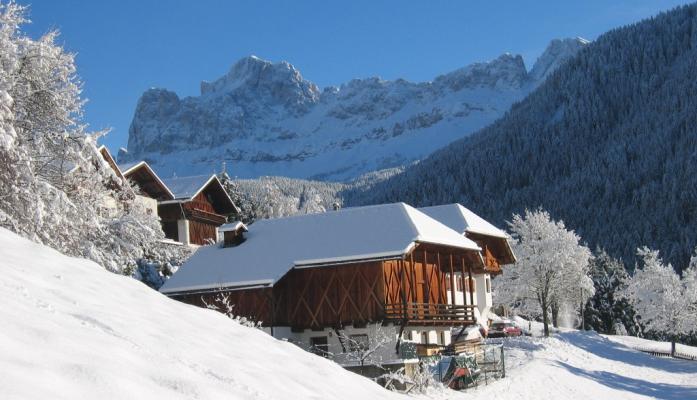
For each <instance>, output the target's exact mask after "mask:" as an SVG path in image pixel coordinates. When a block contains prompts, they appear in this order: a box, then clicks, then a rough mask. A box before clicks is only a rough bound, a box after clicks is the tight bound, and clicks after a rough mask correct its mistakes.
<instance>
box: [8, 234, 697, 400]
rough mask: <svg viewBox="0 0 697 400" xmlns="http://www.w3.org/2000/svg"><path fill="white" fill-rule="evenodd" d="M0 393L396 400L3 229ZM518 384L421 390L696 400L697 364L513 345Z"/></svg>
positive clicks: (614, 350) (595, 345) (597, 339)
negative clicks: (451, 389) (455, 389)
mask: <svg viewBox="0 0 697 400" xmlns="http://www.w3.org/2000/svg"><path fill="white" fill-rule="evenodd" d="M0 271H2V274H0V304H2V307H0V321H2V329H0V371H1V372H2V373H0V398H1V399H3V400H5V399H6V400H15V399H22V400H26V399H47V398H50V399H78V398H99V399H101V400H106V399H356V398H364V399H390V398H395V399H397V398H402V399H405V398H407V397H404V396H400V395H397V394H395V393H392V392H388V391H386V390H384V389H382V388H380V387H379V386H378V385H377V384H375V383H373V382H372V381H370V380H368V379H365V378H362V377H360V376H358V375H355V374H353V373H351V372H348V371H345V370H343V369H342V368H341V367H339V366H338V365H337V364H334V363H333V362H331V361H328V360H326V359H324V358H321V357H317V356H314V355H312V354H309V353H307V352H305V351H303V350H301V349H300V348H298V347H296V346H295V345H292V344H290V343H286V342H282V341H278V340H275V339H273V338H271V337H270V336H268V335H267V334H265V333H263V332H261V331H259V330H256V329H253V328H246V327H242V326H240V325H238V324H237V323H235V322H233V321H231V320H229V319H228V318H226V317H225V316H223V315H222V314H219V313H217V312H214V311H210V310H204V309H200V308H196V307H192V306H189V305H185V304H182V303H179V302H176V301H173V300H170V299H168V298H166V297H165V296H163V295H161V294H159V293H158V292H156V291H153V290H151V289H149V288H147V287H146V286H145V285H143V284H141V283H139V282H137V281H135V280H133V279H131V278H128V277H124V276H120V275H115V274H112V273H110V272H107V271H105V270H104V269H103V268H102V267H100V266H98V265H97V264H95V263H93V262H91V261H86V260H81V259H75V258H70V257H66V256H63V255H61V254H59V253H58V252H56V251H54V250H51V249H48V248H47V247H44V246H41V245H38V244H34V243H31V242H29V241H27V240H25V239H22V238H20V237H18V236H16V235H14V234H13V233H10V232H9V231H7V230H4V229H0ZM506 354H507V358H506V362H507V365H508V367H507V378H505V379H503V380H500V381H496V382H489V384H488V385H482V386H480V387H479V388H476V389H472V390H469V391H467V392H464V393H456V392H453V391H450V390H431V391H429V392H428V393H426V394H420V395H418V396H416V397H417V398H423V399H425V398H438V399H445V398H462V399H482V400H484V399H492V398H497V399H504V400H506V399H516V400H521V399H541V398H556V399H588V398H605V399H642V398H662V399H694V398H697V362H691V361H680V360H670V359H665V358H655V357H652V356H649V355H647V354H644V353H640V352H637V351H634V350H632V349H630V348H629V347H626V346H624V345H623V344H621V343H615V342H612V341H610V340H608V339H606V338H604V337H602V336H600V335H597V334H595V333H579V332H565V333H561V334H559V335H557V336H556V337H552V338H529V337H523V338H519V339H508V340H506Z"/></svg>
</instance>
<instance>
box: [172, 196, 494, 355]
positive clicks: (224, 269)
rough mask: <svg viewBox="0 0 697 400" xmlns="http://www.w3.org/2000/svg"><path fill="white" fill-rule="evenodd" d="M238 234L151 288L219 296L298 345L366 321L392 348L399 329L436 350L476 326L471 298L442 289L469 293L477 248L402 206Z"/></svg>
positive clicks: (479, 264)
mask: <svg viewBox="0 0 697 400" xmlns="http://www.w3.org/2000/svg"><path fill="white" fill-rule="evenodd" d="M245 228H246V227H245ZM244 235H245V237H244V240H243V241H242V242H240V243H236V244H232V245H229V246H227V245H225V244H224V243H219V244H218V245H215V246H206V247H203V248H201V249H199V250H198V251H197V252H196V253H195V254H194V255H193V256H192V257H191V258H190V259H189V260H188V261H187V262H186V263H185V264H184V265H183V266H182V267H181V268H180V269H179V271H178V272H177V273H176V274H175V275H174V276H173V277H172V278H171V279H170V280H169V281H167V282H166V283H165V285H164V286H163V287H162V288H161V289H160V290H161V291H162V292H163V293H165V294H167V295H168V296H170V297H172V298H174V299H177V300H180V301H183V302H186V303H189V304H194V305H197V306H202V307H206V306H209V305H216V304H218V305H219V306H222V305H220V304H219V303H220V301H221V299H226V301H227V302H228V303H229V304H230V305H233V307H234V310H235V311H234V312H235V314H236V315H238V316H241V317H246V318H248V319H251V320H254V321H258V322H260V323H261V324H262V326H263V327H265V328H267V329H268V331H269V332H270V333H271V334H273V335H274V336H276V337H279V338H286V339H289V340H291V341H294V342H296V343H299V344H303V343H304V344H305V345H307V344H308V343H309V342H308V340H315V339H317V338H322V337H325V340H326V339H327V338H331V337H332V333H331V332H334V337H337V336H341V335H343V333H340V332H346V331H348V332H359V331H362V330H365V329H367V327H368V326H373V325H379V326H384V327H389V328H388V329H390V330H391V332H393V336H394V340H395V344H396V346H395V348H399V344H400V341H402V340H403V338H406V337H407V335H406V333H407V331H408V332H409V336H414V335H412V331H413V332H414V333H415V334H416V335H417V336H418V335H420V334H421V333H423V332H427V333H428V334H429V335H431V337H434V338H435V339H432V340H433V341H434V342H435V341H438V343H440V344H443V345H446V344H448V343H449V340H450V329H451V328H453V327H466V326H473V325H475V324H476V323H477V321H476V315H475V311H476V305H475V304H474V300H475V299H474V295H473V294H470V296H469V297H467V298H466V299H464V301H459V302H458V301H457V299H456V297H455V296H454V295H453V294H452V289H454V288H456V287H474V285H475V281H474V276H475V275H476V274H477V273H482V272H483V271H484V270H485V264H484V260H483V259H482V257H481V253H480V251H481V248H479V247H478V246H477V245H476V243H474V242H472V241H471V240H469V239H467V238H465V237H464V236H463V235H460V234H459V233H457V232H455V231H453V230H451V229H449V228H447V227H446V226H444V225H443V224H441V223H439V222H437V221H435V220H433V219H432V218H429V217H428V216H426V215H425V214H423V213H421V212H419V211H418V210H416V209H414V208H413V207H410V206H408V205H406V204H403V203H396V204H385V205H379V206H370V207H357V208H351V209H344V210H339V211H330V212H326V213H322V214H313V215H303V216H295V217H288V218H279V219H273V220H262V221H257V222H255V223H254V224H252V225H250V226H249V228H248V232H244ZM446 335H447V339H445V337H446ZM438 337H441V338H444V339H442V340H440V339H438ZM330 342H331V340H330ZM441 342H443V343H441ZM328 345H331V343H330V344H328ZM337 346H338V344H337ZM342 346H343V344H342ZM392 353H393V354H392V356H394V353H395V352H394V350H393V351H392Z"/></svg>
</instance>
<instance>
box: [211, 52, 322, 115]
mask: <svg viewBox="0 0 697 400" xmlns="http://www.w3.org/2000/svg"><path fill="white" fill-rule="evenodd" d="M245 93H248V94H251V95H253V96H254V97H257V98H258V97H263V96H270V97H271V98H272V99H275V100H277V101H280V102H281V103H288V104H304V103H314V102H316V101H317V100H318V99H319V95H320V91H319V89H318V88H317V86H316V85H315V84H314V83H312V82H310V81H307V80H305V79H303V77H302V75H301V74H300V71H298V70H297V69H296V68H295V67H294V66H293V65H291V64H290V63H288V62H286V61H281V62H278V63H272V62H270V61H266V60H263V59H261V58H259V57H256V56H253V55H252V56H248V57H245V58H242V59H241V60H239V61H237V62H236V63H235V64H234V65H233V66H232V67H231V68H230V70H229V71H228V73H227V74H225V75H224V76H222V77H221V78H218V79H216V80H215V81H213V82H206V81H204V82H201V95H202V96H218V95H225V94H245Z"/></svg>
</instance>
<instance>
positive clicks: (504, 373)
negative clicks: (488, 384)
mask: <svg viewBox="0 0 697 400" xmlns="http://www.w3.org/2000/svg"><path fill="white" fill-rule="evenodd" d="M501 371H502V373H501V378H505V377H506V357H505V356H504V352H503V345H501Z"/></svg>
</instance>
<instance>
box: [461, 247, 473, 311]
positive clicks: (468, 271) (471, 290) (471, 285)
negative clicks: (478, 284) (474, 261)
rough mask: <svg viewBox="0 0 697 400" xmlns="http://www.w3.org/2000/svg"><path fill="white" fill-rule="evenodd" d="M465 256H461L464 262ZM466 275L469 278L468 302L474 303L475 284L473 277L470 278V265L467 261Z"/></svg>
mask: <svg viewBox="0 0 697 400" xmlns="http://www.w3.org/2000/svg"><path fill="white" fill-rule="evenodd" d="M464 259H465V257H464V256H463V257H462V260H463V262H464ZM467 275H468V276H469V279H470V304H471V305H474V290H475V285H474V279H472V266H471V265H470V264H469V263H467Z"/></svg>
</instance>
